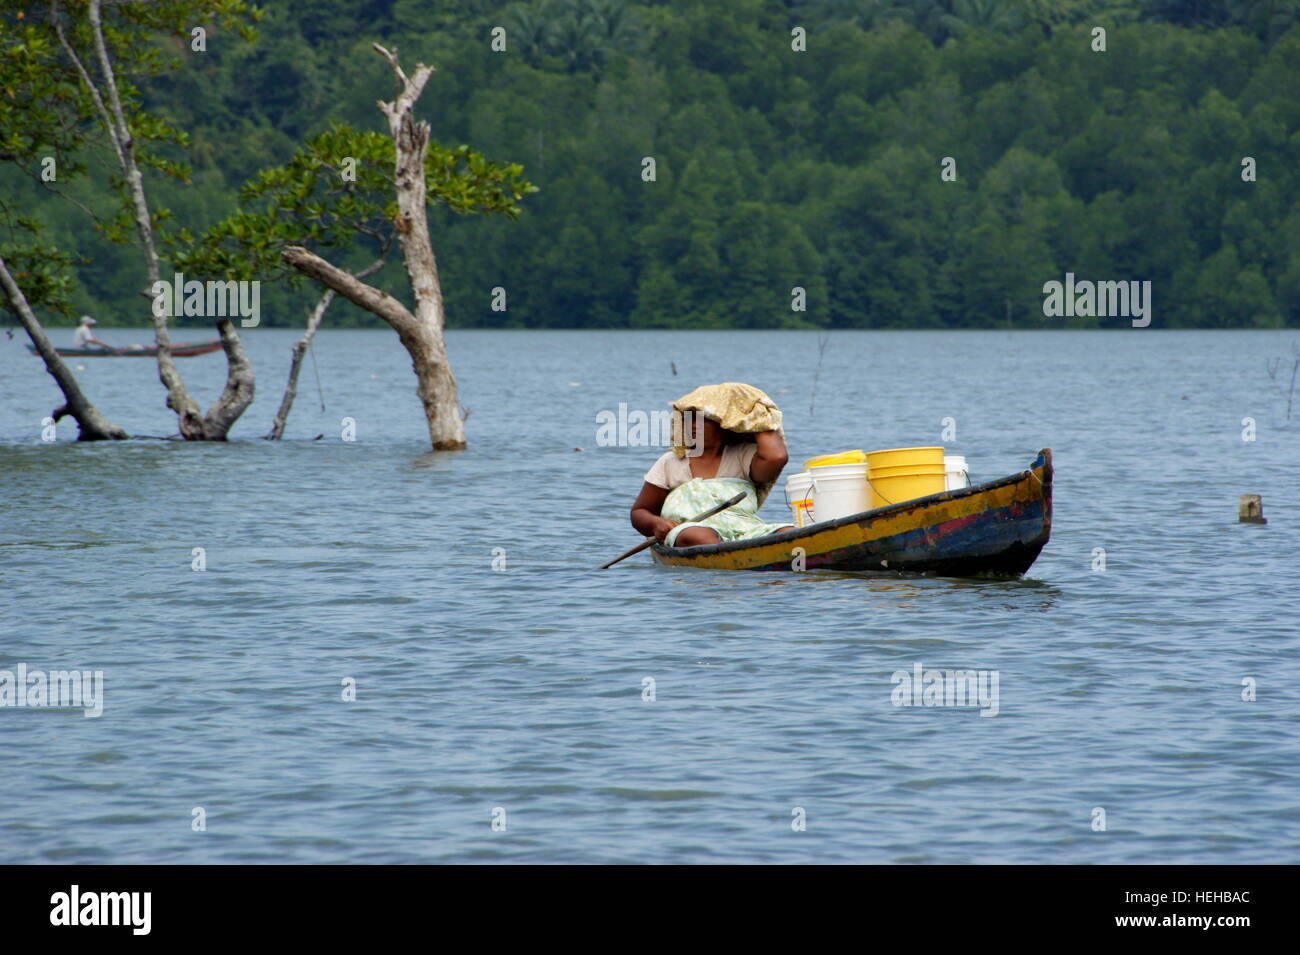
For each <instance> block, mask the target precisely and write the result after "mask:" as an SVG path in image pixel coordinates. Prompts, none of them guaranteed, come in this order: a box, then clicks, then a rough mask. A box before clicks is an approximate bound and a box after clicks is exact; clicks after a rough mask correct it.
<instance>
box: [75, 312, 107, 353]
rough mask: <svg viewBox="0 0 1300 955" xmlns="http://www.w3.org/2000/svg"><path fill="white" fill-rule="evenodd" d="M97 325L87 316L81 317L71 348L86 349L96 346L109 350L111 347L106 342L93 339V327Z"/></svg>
mask: <svg viewBox="0 0 1300 955" xmlns="http://www.w3.org/2000/svg"><path fill="white" fill-rule="evenodd" d="M98 324H99V323H98V322H96V321H95V320H94V319H93V318H91V317H90V316H89V315H82V316H81V324H80V325H78V326H77V334H76V337H75V338H74V339H73V341H72V344H73V347H75V348H86V347H88V346H90V345H98V346H99V347H100V348H107V349H110V350H111V349H112V347H113V346H112V345H110V344H108V343H107V342H101V341H100V340H99V339H98V338H96V337H95V330H94V326H95V325H98Z"/></svg>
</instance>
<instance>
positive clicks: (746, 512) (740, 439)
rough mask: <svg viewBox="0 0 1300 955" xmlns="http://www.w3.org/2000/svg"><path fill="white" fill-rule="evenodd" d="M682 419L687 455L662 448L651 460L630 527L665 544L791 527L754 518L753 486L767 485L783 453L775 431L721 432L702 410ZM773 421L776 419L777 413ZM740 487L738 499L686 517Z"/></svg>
mask: <svg viewBox="0 0 1300 955" xmlns="http://www.w3.org/2000/svg"><path fill="white" fill-rule="evenodd" d="M754 390H755V391H757V389H754ZM760 394H761V392H760ZM778 414H779V413H778ZM686 417H687V419H688V420H689V421H690V422H691V425H692V426H693V429H692V430H693V433H694V436H693V440H692V442H691V444H690V448H691V453H690V454H687V455H685V456H681V457H679V456H678V455H677V454H676V453H675V452H673V451H666V452H665V453H664V454H663V456H661V457H660V458H659V460H658V461H656V462H655V463H654V466H653V467H652V468H650V470H649V471H648V472H647V473H646V476H645V483H644V484H643V485H642V486H641V493H640V494H639V495H637V499H636V502H635V503H634V504H633V505H632V514H631V517H632V526H633V527H635V528H636V529H637V530H638V531H640V532H641V533H642V534H644V535H645V536H646V537H654V538H655V539H656V540H658V541H659V542H660V543H662V544H666V545H667V546H669V547H693V546H695V545H697V544H717V543H719V542H721V541H724V540H727V541H732V540H747V539H749V538H753V537H763V536H766V535H768V534H776V533H778V532H780V531H788V530H793V527H792V526H791V525H789V524H784V525H782V524H767V523H764V522H763V521H762V520H760V519H759V516H758V506H759V497H758V494H757V488H756V485H757V486H759V487H762V488H764V489H765V490H766V489H767V488H770V487H771V485H772V484H773V483H774V482H775V481H776V479H777V478H778V477H779V476H780V474H781V469H782V468H783V467H785V463H786V460H787V459H788V457H789V455H788V452H787V451H786V447H785V438H784V437H782V435H781V432H780V431H776V430H773V431H761V432H757V433H750V434H741V433H737V432H734V431H727V430H726V429H724V428H723V427H722V425H721V424H719V423H718V422H717V421H716V420H715V419H714V417H712V416H709V415H708V413H707V412H695V413H692V414H689V415H687V416H686ZM776 420H777V421H778V423H779V420H780V419H779V417H778V418H777V419H776ZM740 491H745V492H746V495H745V499H744V500H743V501H741V502H740V503H738V504H734V505H732V506H731V507H729V508H727V509H726V510H725V511H722V512H721V513H719V514H715V515H713V516H712V517H710V518H707V519H706V520H704V521H701V522H698V523H695V522H692V521H691V518H692V517H693V516H695V515H698V514H702V513H703V512H705V511H707V510H708V509H709V508H710V507H713V506H714V505H717V504H721V503H722V502H724V501H726V500H728V499H729V498H732V497H734V496H735V495H736V494H737V493H738V492H740Z"/></svg>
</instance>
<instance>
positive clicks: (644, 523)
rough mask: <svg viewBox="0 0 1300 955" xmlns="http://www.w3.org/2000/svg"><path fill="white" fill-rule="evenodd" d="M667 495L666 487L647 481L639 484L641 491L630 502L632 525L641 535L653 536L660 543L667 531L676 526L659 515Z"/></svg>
mask: <svg viewBox="0 0 1300 955" xmlns="http://www.w3.org/2000/svg"><path fill="white" fill-rule="evenodd" d="M667 497H668V489H667V488H663V487H659V486H658V485H657V484H651V483H650V482H649V481H647V482H646V483H644V484H642V485H641V493H640V494H638V495H637V496H636V501H635V502H634V503H633V504H632V526H633V527H635V528H636V529H637V530H638V531H640V532H641V534H642V535H643V536H645V537H653V538H655V539H656V540H658V541H659V542H660V543H661V544H662V543H663V539H664V537H665V536H666V535H667V534H668V532H669V531H670V530H672V529H673V528H674V527H676V526H677V525H676V524H675V523H674V522H673V521H670V520H668V519H667V518H664V517H660V516H659V512H660V511H661V510H663V506H664V500H665V499H666V498H667Z"/></svg>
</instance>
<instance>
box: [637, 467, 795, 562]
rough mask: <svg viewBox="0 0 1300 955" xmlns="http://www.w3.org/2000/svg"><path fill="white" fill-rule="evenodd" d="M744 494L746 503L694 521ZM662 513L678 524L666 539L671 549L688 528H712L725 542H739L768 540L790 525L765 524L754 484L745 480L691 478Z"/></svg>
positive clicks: (676, 490) (671, 495) (670, 496)
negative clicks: (678, 536) (757, 539)
mask: <svg viewBox="0 0 1300 955" xmlns="http://www.w3.org/2000/svg"><path fill="white" fill-rule="evenodd" d="M741 491H744V492H745V499H744V500H743V501H740V502H739V503H737V504H733V505H731V507H729V508H727V509H726V510H725V511H723V512H722V513H720V514H714V515H713V516H712V517H710V518H707V519H706V520H703V521H698V522H697V521H692V520H691V518H692V517H694V516H695V515H696V514H702V513H703V512H704V511H707V510H708V509H709V508H711V507H716V506H717V505H719V504H721V503H722V502H723V501H727V500H730V499H731V498H733V497H735V496H736V495H737V494H738V493H740V492H741ZM660 514H661V515H662V516H663V517H664V518H666V519H668V520H670V521H677V522H678V524H677V526H676V527H674V528H673V529H672V530H671V531H669V532H668V535H667V536H666V537H665V538H664V543H665V544H667V545H668V546H669V547H673V546H674V544H673V542H674V541H675V540H677V535H678V534H680V533H681V532H682V529H683V528H687V527H708V528H710V529H712V530H714V531H716V532H717V534H718V536H719V537H721V538H722V539H723V540H724V541H739V540H749V539H750V538H752V537H765V536H766V535H768V534H775V533H776V532H777V531H779V530H780V529H781V528H783V527H789V526H790V525H789V524H788V523H785V524H765V523H764V522H763V521H762V520H761V519H760V518H759V516H758V496H757V494H756V493H755V491H754V485H753V484H752V483H750V482H749V481H745V480H742V479H741V478H691V480H689V481H687V482H686V483H685V484H683V485H681V486H680V487H677V488H674V489H673V490H672V491H671V492H670V493H669V494H668V497H667V498H665V499H664V506H663V509H662V510H661V511H660Z"/></svg>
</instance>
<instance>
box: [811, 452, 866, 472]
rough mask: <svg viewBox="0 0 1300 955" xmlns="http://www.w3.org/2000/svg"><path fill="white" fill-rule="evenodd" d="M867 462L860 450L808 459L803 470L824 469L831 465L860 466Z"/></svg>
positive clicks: (864, 453) (864, 454)
mask: <svg viewBox="0 0 1300 955" xmlns="http://www.w3.org/2000/svg"><path fill="white" fill-rule="evenodd" d="M865 460H867V453H866V452H865V451H863V450H861V449H859V450H857V451H841V452H840V453H839V454H823V455H822V456H821V457H820V458H809V459H808V460H807V461H805V462H804V463H803V466H804V467H805V468H824V467H828V466H830V465H832V464H861V463H862V462H864V461H865Z"/></svg>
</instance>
